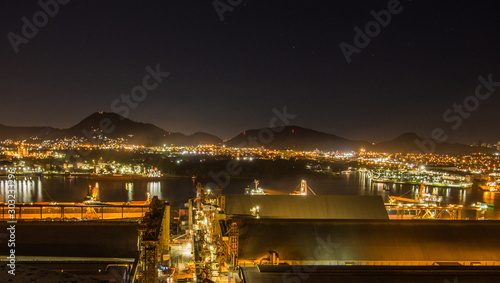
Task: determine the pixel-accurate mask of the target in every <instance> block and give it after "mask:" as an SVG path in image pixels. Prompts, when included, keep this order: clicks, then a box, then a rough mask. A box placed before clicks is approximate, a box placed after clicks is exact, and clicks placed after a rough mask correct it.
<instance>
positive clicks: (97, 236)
mask: <svg viewBox="0 0 500 283" xmlns="http://www.w3.org/2000/svg"><path fill="white" fill-rule="evenodd" d="M8 225H9V224H7V223H6V222H0V229H2V231H6V228H7V227H8ZM137 240H138V231H137V221H131V222H123V221H89V222H85V221H54V222H52V221H49V222H43V221H34V222H30V221H20V222H18V223H17V224H16V247H15V252H16V253H15V255H16V266H17V267H16V276H11V275H9V274H7V270H5V272H2V273H1V274H0V282H29V281H31V279H35V280H37V281H39V280H42V281H43V280H45V282H99V280H96V279H92V278H91V277H94V278H99V279H101V280H104V281H103V282H123V281H124V280H125V279H126V278H127V276H128V275H127V274H129V273H130V270H131V269H132V268H133V265H134V261H135V259H136V258H137V251H138V241H137ZM7 249H8V247H7V244H5V245H4V244H3V243H2V245H1V247H0V254H1V255H7V254H8V250H7ZM2 257H3V258H4V259H5V258H6V256H2ZM53 270H57V271H64V273H61V272H54V271H53ZM2 271H3V270H2ZM68 272H69V273H73V274H69V273H68ZM75 274H76V275H75ZM78 274H84V275H82V276H79V275H78ZM89 276H90V277H89ZM82 278H83V279H82ZM8 279H12V280H14V281H7V280H8ZM54 280H55V281H54Z"/></svg>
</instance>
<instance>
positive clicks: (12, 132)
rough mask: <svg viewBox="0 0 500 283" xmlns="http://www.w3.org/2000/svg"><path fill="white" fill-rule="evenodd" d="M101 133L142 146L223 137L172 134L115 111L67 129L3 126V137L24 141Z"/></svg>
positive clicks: (0, 132) (193, 142)
mask: <svg viewBox="0 0 500 283" xmlns="http://www.w3.org/2000/svg"><path fill="white" fill-rule="evenodd" d="M99 135H103V136H107V137H110V138H125V139H127V140H128V141H129V142H130V143H135V144H141V145H163V144H167V145H198V144H200V143H201V144H218V143H220V142H221V139H220V138H218V137H216V136H214V135H211V134H207V133H203V132H197V133H194V134H192V135H185V134H182V133H171V132H168V131H165V130H163V129H161V128H159V127H157V126H155V125H153V124H148V123H140V122H135V121H132V120H130V119H127V118H124V117H122V116H120V115H118V114H116V113H113V112H95V113H93V114H91V115H90V116H88V117H86V118H85V119H83V120H82V121H80V122H79V123H78V124H76V125H74V126H72V127H70V128H68V129H62V130H61V129H55V128H51V127H8V126H3V125H0V139H2V140H3V139H15V140H23V139H28V138H30V137H34V136H38V137H40V138H42V139H55V138H64V137H73V136H76V137H84V138H87V139H94V138H96V137H98V136H99Z"/></svg>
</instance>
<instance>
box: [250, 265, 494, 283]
mask: <svg viewBox="0 0 500 283" xmlns="http://www.w3.org/2000/svg"><path fill="white" fill-rule="evenodd" d="M240 278H241V281H242V282H244V283H248V282H259V283H274V282H283V283H299V282H307V283H324V282H333V283H361V282H363V283H424V282H425V283H492V282H499V280H500V269H499V268H497V267H470V266H469V267H456V266H429V267H419V266H300V265H295V266H286V265H262V266H256V267H242V268H241V269H240Z"/></svg>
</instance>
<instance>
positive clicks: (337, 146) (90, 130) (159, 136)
mask: <svg viewBox="0 0 500 283" xmlns="http://www.w3.org/2000/svg"><path fill="white" fill-rule="evenodd" d="M74 136H76V137H83V138H86V139H87V140H89V141H91V142H93V143H99V142H100V139H99V137H101V138H102V137H104V136H106V137H110V138H124V139H126V140H127V142H128V143H130V144H138V145H147V146H150V145H163V144H165V145H175V146H190V145H198V144H220V143H221V142H222V141H221V139H220V138H218V137H216V136H214V135H211V134H208V133H204V132H197V133H194V134H192V135H185V134H182V133H174V132H169V131H165V130H163V129H161V128H159V127H157V126H155V125H153V124H148V123H140V122H135V121H132V120H130V119H127V118H124V117H122V116H120V115H118V114H116V113H112V112H111V113H110V112H96V113H93V114H92V115H90V116H88V117H86V118H85V119H83V120H82V121H80V122H79V123H78V124H76V125H74V126H73V127H71V128H68V129H56V128H52V127H11V126H5V125H2V124H0V140H5V139H12V140H25V139H29V138H32V137H38V138H40V139H41V140H46V139H55V138H64V137H68V138H69V137H74ZM223 144H225V145H226V146H228V147H260V146H263V147H265V148H272V149H295V150H315V149H319V150H322V151H344V152H350V151H359V150H360V149H361V148H364V149H366V150H372V151H377V152H388V153H400V152H402V153H407V152H410V153H411V152H422V153H426V152H432V153H439V154H460V153H462V154H467V153H474V152H493V151H494V150H492V149H489V148H484V147H470V146H467V145H463V144H453V143H446V142H445V143H438V142H437V141H433V140H431V139H425V138H422V137H419V136H418V135H417V134H415V133H404V134H402V135H400V136H398V137H396V138H394V139H391V140H387V141H383V142H380V143H377V144H370V143H369V142H366V141H358V140H349V139H345V138H342V137H338V136H336V135H333V134H328V133H323V132H318V131H315V130H311V129H306V128H302V127H299V126H287V127H284V128H282V129H278V128H273V129H271V128H262V129H251V130H247V131H244V132H242V133H240V134H238V135H237V136H235V137H233V138H231V139H228V140H226V141H224V142H223ZM419 144H420V146H419Z"/></svg>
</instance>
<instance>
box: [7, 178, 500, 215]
mask: <svg viewBox="0 0 500 283" xmlns="http://www.w3.org/2000/svg"><path fill="white" fill-rule="evenodd" d="M370 177H371V176H370V174H368V173H367V172H359V171H353V172H350V173H347V174H341V175H340V176H339V177H337V178H313V179H308V180H307V184H308V185H309V186H310V187H311V188H312V189H313V190H314V192H315V193H316V194H317V195H359V196H381V197H382V198H383V200H384V202H386V203H388V202H389V200H390V199H389V197H390V196H403V195H404V196H405V197H406V198H416V197H417V196H418V194H419V188H420V184H414V185H412V184H401V183H381V182H376V181H374V180H373V179H372V178H370ZM202 181H203V180H202ZM300 182H301V178H274V179H261V180H260V185H261V187H262V188H263V189H264V191H265V192H266V193H267V194H271V195H276V194H278V195H279V194H281V195H288V194H290V193H292V192H293V191H294V189H295V188H296V187H297V185H298V184H299V183H300ZM89 185H90V186H92V187H98V188H99V191H98V195H97V198H98V199H99V200H100V201H103V202H125V203H127V202H132V201H144V200H146V198H147V194H148V193H149V194H150V196H151V197H153V196H158V198H159V199H162V200H165V201H169V202H176V203H177V204H179V205H181V204H183V203H185V202H187V201H188V199H189V198H192V197H193V195H194V194H195V192H196V190H195V189H194V185H193V181H192V179H191V178H187V177H186V178H164V179H162V180H158V181H156V180H155V181H145V180H134V181H123V180H115V181H110V180H104V181H100V180H99V181H96V180H93V179H91V178H90V177H71V178H69V177H64V176H58V177H19V178H17V180H16V186H17V191H16V202H17V203H36V202H48V203H53V202H81V201H83V200H84V199H85V197H86V195H87V192H88V187H89ZM248 186H255V185H254V179H250V178H232V179H231V181H230V182H229V184H228V185H227V186H226V187H225V188H224V189H223V193H224V194H244V191H245V188H247V187H248ZM424 188H425V193H428V194H432V195H436V196H440V197H442V204H443V205H449V204H455V205H464V206H472V205H474V204H477V203H485V204H490V206H489V207H488V209H487V211H486V213H485V218H486V219H497V220H498V219H500V209H499V208H500V194H498V193H493V192H488V191H483V190H481V189H479V188H475V187H473V188H456V187H455V188H454V187H443V186H429V185H425V186H424ZM213 189H216V188H213ZM6 192H7V180H6V179H0V193H1V196H2V199H1V200H0V201H1V202H4V203H5V202H6V201H7V193H6Z"/></svg>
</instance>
